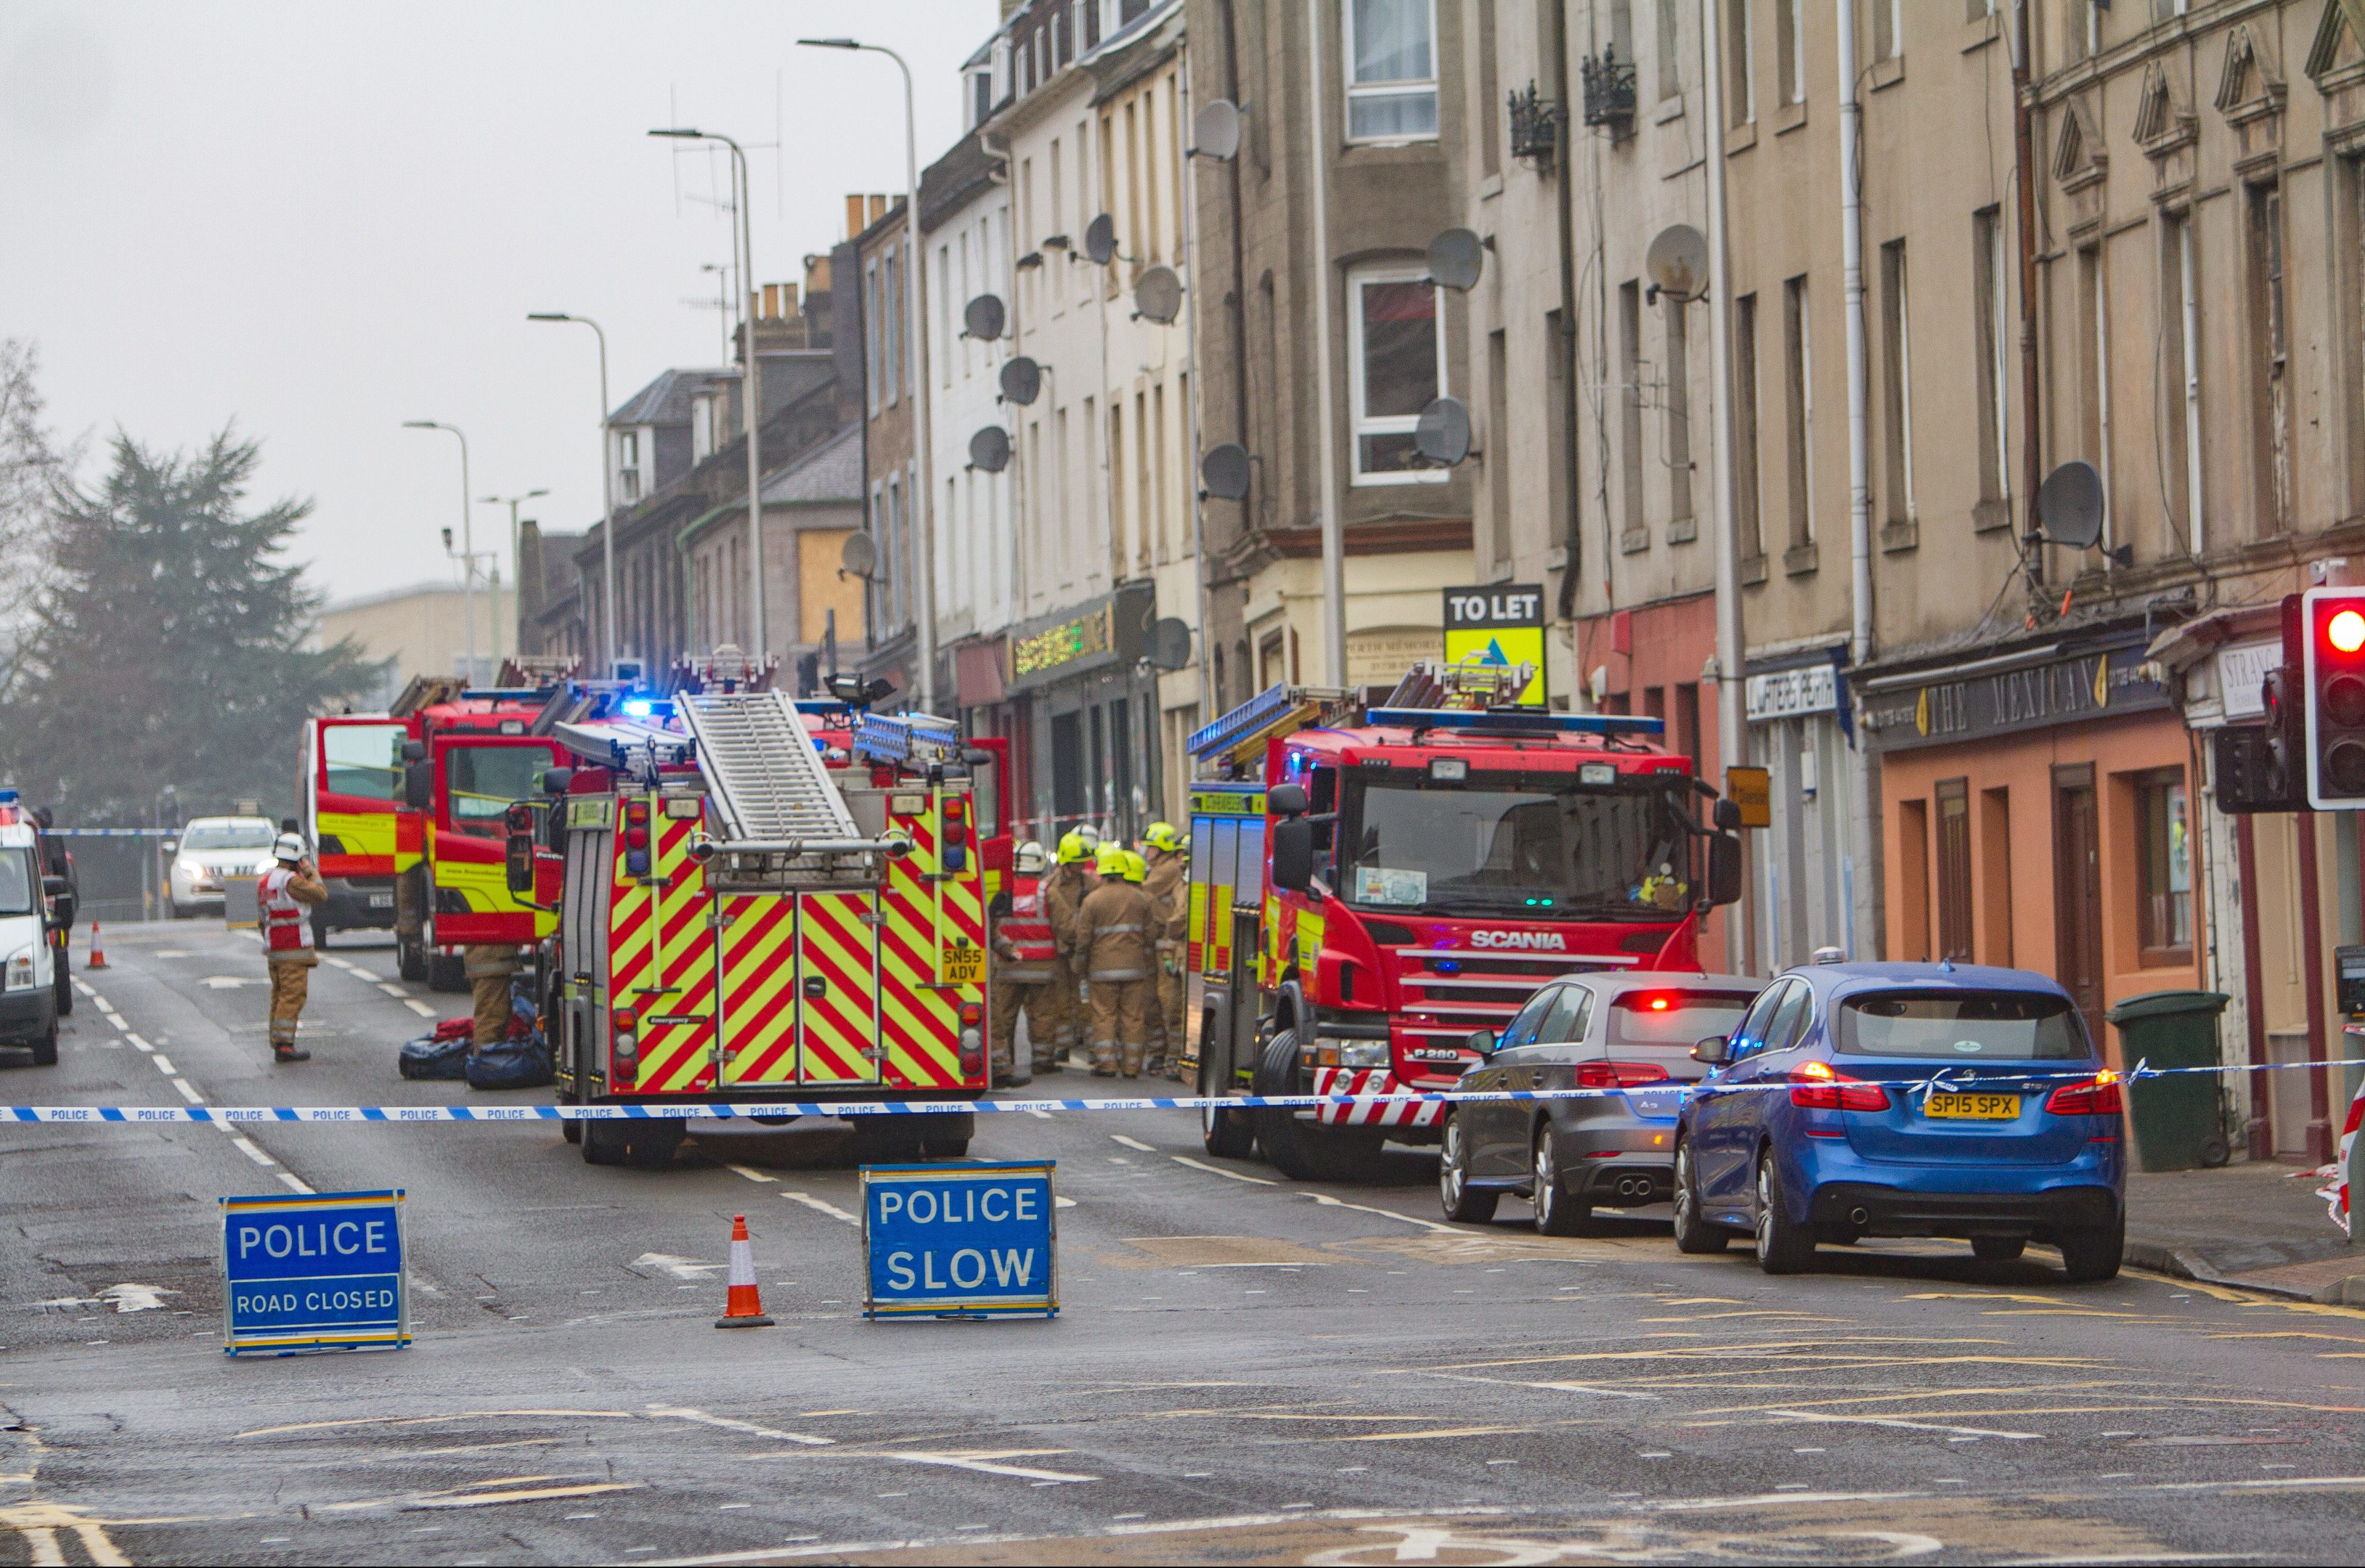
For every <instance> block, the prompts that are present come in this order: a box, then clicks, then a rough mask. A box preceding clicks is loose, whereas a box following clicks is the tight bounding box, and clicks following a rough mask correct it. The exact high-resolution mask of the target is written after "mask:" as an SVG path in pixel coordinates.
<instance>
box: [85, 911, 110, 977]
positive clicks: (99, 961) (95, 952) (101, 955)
mask: <svg viewBox="0 0 2365 1568" xmlns="http://www.w3.org/2000/svg"><path fill="white" fill-rule="evenodd" d="M83 968H84V969H105V968H106V948H104V947H102V946H99V945H98V922H96V921H95V920H94V921H92V922H91V923H90V959H89V961H88V962H87V963H85V964H84V965H83Z"/></svg>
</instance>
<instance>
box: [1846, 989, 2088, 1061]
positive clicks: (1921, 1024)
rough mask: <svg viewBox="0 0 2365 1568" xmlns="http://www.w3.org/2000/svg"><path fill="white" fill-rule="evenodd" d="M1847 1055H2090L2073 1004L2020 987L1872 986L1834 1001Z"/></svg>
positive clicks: (2075, 1057)
mask: <svg viewBox="0 0 2365 1568" xmlns="http://www.w3.org/2000/svg"><path fill="white" fill-rule="evenodd" d="M1839 1024H1840V1027H1839V1048H1840V1050H1841V1051H1842V1052H1843V1053H1844V1054H1846V1055H1849V1056H1860V1057H1912V1058H1923V1059H1928V1060H1944V1061H2074V1060H2083V1059H2085V1058H2089V1057H2090V1056H2092V1055H2093V1050H2092V1047H2090V1046H2089V1045H2088V1044H2087V1042H2086V1026H2085V1024H2084V1022H2083V1021H2082V1020H2080V1019H2079V1016H2078V1010H2077V1009H2076V1008H2075V1007H2072V1006H2071V1005H2070V1004H2069V1003H2068V1002H2067V1001H2065V1000H2064V999H2062V998H2060V997H2057V996H2044V995H2040V994H2037V993H2035V992H2032V991H1871V992H1866V993H1864V994H1860V995H1856V996H1851V997H1849V998H1847V999H1846V1000H1845V1001H1844V1002H1841V1003H1840V1018H1839Z"/></svg>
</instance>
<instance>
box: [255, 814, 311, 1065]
mask: <svg viewBox="0 0 2365 1568" xmlns="http://www.w3.org/2000/svg"><path fill="white" fill-rule="evenodd" d="M271 854H272V858H273V859H274V860H275V861H276V862H277V864H275V865H274V866H273V867H272V868H271V869H270V870H268V871H265V872H264V873H263V875H262V877H261V878H259V879H257V880H256V882H255V885H254V893H255V901H256V902H257V903H258V905H260V907H261V909H262V913H263V954H264V958H265V959H266V960H267V962H268V963H269V965H270V969H271V1059H272V1060H273V1061H275V1062H282V1061H309V1060H311V1059H312V1053H311V1052H310V1051H308V1050H305V1049H304V1048H302V1047H299V1046H298V1045H297V1043H296V1020H297V1018H298V1017H299V1016H300V1015H301V1014H303V1011H304V999H305V997H306V995H307V994H308V992H309V991H310V990H311V981H312V973H311V971H312V968H313V966H314V965H316V964H318V963H319V961H320V958H319V954H317V953H315V952H313V951H312V922H311V917H310V915H309V913H308V912H309V911H311V910H315V909H318V908H319V906H320V905H322V904H324V903H326V902H329V887H328V884H327V883H325V882H323V881H321V880H320V873H319V869H318V868H316V867H315V866H314V865H313V864H312V857H310V856H309V855H308V854H306V853H305V850H304V841H303V840H302V839H300V838H298V837H297V836H296V834H292V833H283V834H280V835H279V841H278V842H277V843H276V844H275V845H273V846H271Z"/></svg>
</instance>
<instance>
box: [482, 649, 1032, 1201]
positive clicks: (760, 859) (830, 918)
mask: <svg viewBox="0 0 2365 1568" xmlns="http://www.w3.org/2000/svg"><path fill="white" fill-rule="evenodd" d="M552 735H553V738H554V739H555V740H556V741H557V742H558V743H559V744H560V745H563V746H564V747H565V748H566V750H567V751H568V753H569V754H570V755H571V756H572V757H573V758H574V759H575V766H573V767H571V768H569V767H559V768H553V769H551V770H549V771H548V772H547V773H546V774H545V775H544V790H545V792H546V797H547V798H546V799H545V800H544V801H542V802H538V803H534V804H531V805H527V804H521V805H520V806H518V807H516V808H513V809H512V812H511V821H512V823H513V831H512V835H511V838H510V846H509V850H510V872H509V878H510V883H511V885H512V887H515V888H518V889H520V890H530V896H532V898H533V900H534V902H536V903H538V904H544V905H548V906H551V907H555V909H556V910H557V912H558V915H559V918H558V924H557V930H556V933H555V938H554V939H553V940H551V941H549V942H547V943H545V944H544V947H543V949H542V959H543V963H542V967H543V969H544V975H545V977H546V979H545V986H544V998H545V1002H544V1018H545V1020H546V1022H547V1026H548V1027H549V1028H550V1029H551V1030H552V1031H553V1036H552V1040H553V1045H554V1047H555V1052H556V1057H557V1070H558V1093H559V1098H560V1101H561V1103H574V1104H615V1105H633V1104H642V1105H648V1104H666V1105H695V1104H700V1103H734V1104H737V1103H761V1102H765V1101H779V1102H798V1103H814V1102H820V1103H828V1102H832V1101H845V1100H866V1101H873V1100H904V1101H922V1100H925V1101H936V1102H941V1101H945V1100H973V1099H975V1098H977V1097H978V1096H979V1095H981V1094H982V1093H984V1092H985V1090H986V1088H987V1077H986V1075H987V1061H986V1048H985V995H986V990H985V987H986V965H987V957H986V941H985V907H986V903H985V890H984V866H983V856H982V854H981V840H980V824H979V823H978V822H977V819H976V816H975V812H974V808H975V805H976V803H977V802H976V799H975V793H974V789H973V779H972V778H971V775H970V764H969V763H968V761H967V760H965V752H964V748H963V747H962V746H961V745H960V744H959V740H958V734H957V733H956V732H955V731H954V730H953V728H952V727H951V726H950V725H948V724H945V723H943V722H940V721H934V720H927V719H924V718H919V717H911V718H904V717H884V716H877V715H871V714H867V713H861V712H858V711H851V710H847V709H844V708H840V707H836V706H835V705H834V704H828V703H802V704H800V703H792V702H790V700H789V699H788V698H787V697H786V696H785V695H783V694H780V693H778V692H774V691H769V690H757V691H745V690H724V691H707V692H695V693H693V692H682V693H679V694H678V695H676V696H675V697H673V698H671V699H656V700H650V699H637V700H630V701H616V702H602V703H600V704H597V705H594V707H593V708H592V709H591V710H590V711H588V713H587V714H586V715H585V716H582V717H578V718H575V719H570V720H567V721H566V722H559V723H557V724H555V726H554V727H553V730H552ZM849 1119H850V1120H851V1121H852V1122H853V1123H854V1126H855V1129H856V1135H857V1146H856V1147H857V1153H858V1155H859V1157H860V1158H863V1159H868V1160H891V1159H914V1158H918V1157H919V1156H921V1155H923V1154H927V1155H938V1156H952V1155H958V1154H961V1153H963V1152H965V1151H966V1150H967V1148H968V1147H969V1139H970V1131H971V1127H972V1125H973V1122H974V1119H975V1118H974V1116H973V1115H972V1114H970V1113H969V1112H966V1111H959V1112H940V1113H928V1114H919V1113H915V1114H889V1115H877V1114H873V1115H865V1116H857V1117H853V1118H849ZM568 1127H569V1136H570V1137H579V1140H580V1142H581V1145H582V1149H583V1157H584V1159H586V1160H588V1161H589V1162H591V1163H593V1164H610V1163H618V1162H631V1163H634V1164H652V1165H654V1164H663V1163H664V1162H666V1161H667V1160H668V1159H671V1157H672V1154H673V1150H674V1148H675V1147H676V1146H677V1145H678V1143H679V1142H680V1139H681V1137H682V1130H683V1124H682V1122H681V1121H680V1120H679V1119H677V1118H654V1119H648V1120H641V1119H631V1120H611V1121H583V1122H570V1123H569V1124H568ZM578 1129H579V1132H578Z"/></svg>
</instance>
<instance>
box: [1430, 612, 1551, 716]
mask: <svg viewBox="0 0 2365 1568" xmlns="http://www.w3.org/2000/svg"><path fill="white" fill-rule="evenodd" d="M1445 662H1446V663H1447V664H1450V665H1503V666H1518V665H1532V666H1534V667H1535V675H1534V677H1533V678H1531V679H1530V680H1529V682H1528V685H1527V689H1525V690H1523V691H1521V692H1520V693H1519V697H1518V699H1517V700H1519V701H1520V702H1523V703H1526V704H1529V705H1530V706H1533V707H1539V708H1540V707H1542V706H1543V704H1544V699H1545V689H1544V589H1543V585H1542V584H1541V583H1490V584H1486V585H1484V586H1482V587H1477V588H1447V589H1446V590H1445Z"/></svg>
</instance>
